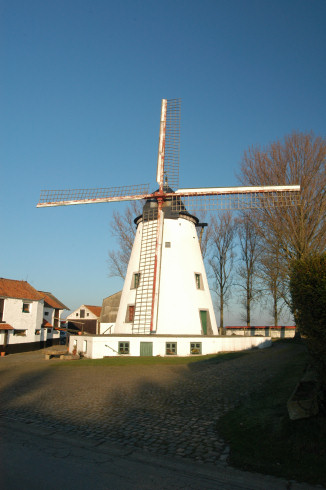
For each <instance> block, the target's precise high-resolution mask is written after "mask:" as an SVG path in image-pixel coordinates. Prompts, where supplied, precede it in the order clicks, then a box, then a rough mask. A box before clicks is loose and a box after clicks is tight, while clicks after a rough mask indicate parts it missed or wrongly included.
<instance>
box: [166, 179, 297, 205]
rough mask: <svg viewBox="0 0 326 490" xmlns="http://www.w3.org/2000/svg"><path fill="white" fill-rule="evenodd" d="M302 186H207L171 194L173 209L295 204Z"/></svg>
mask: <svg viewBox="0 0 326 490" xmlns="http://www.w3.org/2000/svg"><path fill="white" fill-rule="evenodd" d="M299 195H300V186H298V185H286V186H256V187H207V188H199V189H179V190H177V191H176V192H175V193H173V194H171V198H172V210H173V211H183V210H184V209H185V208H186V209H187V210H188V211H214V210H221V211H223V210H232V209H233V210H236V209H239V210H240V209H253V208H262V207H280V206H296V205H298V204H299Z"/></svg>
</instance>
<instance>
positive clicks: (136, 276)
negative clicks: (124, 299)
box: [130, 272, 140, 289]
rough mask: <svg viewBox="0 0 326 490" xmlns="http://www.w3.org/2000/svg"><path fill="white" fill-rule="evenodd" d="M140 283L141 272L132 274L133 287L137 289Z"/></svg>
mask: <svg viewBox="0 0 326 490" xmlns="http://www.w3.org/2000/svg"><path fill="white" fill-rule="evenodd" d="M139 284H140V272H134V273H133V275H132V281H131V288H130V289H137V288H138V286H139Z"/></svg>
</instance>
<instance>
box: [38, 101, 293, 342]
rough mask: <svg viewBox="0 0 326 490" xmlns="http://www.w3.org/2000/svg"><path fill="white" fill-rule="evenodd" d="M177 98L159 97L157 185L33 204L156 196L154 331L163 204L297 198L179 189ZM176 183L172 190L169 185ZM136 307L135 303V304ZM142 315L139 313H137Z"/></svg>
mask: <svg viewBox="0 0 326 490" xmlns="http://www.w3.org/2000/svg"><path fill="white" fill-rule="evenodd" d="M180 107H181V102H180V99H169V100H167V99H163V100H162V105H161V120H160V133H159V148H158V159H157V175H156V181H157V183H158V190H156V191H155V192H150V191H149V184H140V185H133V186H122V187H107V188H95V189H67V190H43V191H41V196H40V200H39V202H38V204H37V207H39V208H43V207H53V206H71V205H80V204H100V203H109V202H123V201H136V200H145V201H146V200H148V199H150V200H152V201H156V202H157V212H155V219H157V227H156V244H155V260H154V265H153V271H152V273H153V274H152V276H153V281H152V294H151V298H152V299H151V315H150V316H151V318H150V333H153V331H154V327H153V323H154V316H155V305H156V304H157V303H158V301H157V294H158V288H159V277H158V270H159V258H160V248H161V246H162V244H161V242H160V237H161V234H162V223H163V219H164V212H163V204H164V202H165V201H166V200H170V201H171V208H172V211H176V212H180V211H183V210H187V211H188V212H196V211H201V210H203V211H216V210H217V211H218V210H243V209H253V208H263V207H267V208H271V207H280V206H296V205H298V204H299V196H300V186H299V185H279V186H238V187H201V188H188V189H182V188H181V189H178V186H179V152H180ZM174 189H175V190H174ZM135 309H137V304H135ZM140 317H141V313H140Z"/></svg>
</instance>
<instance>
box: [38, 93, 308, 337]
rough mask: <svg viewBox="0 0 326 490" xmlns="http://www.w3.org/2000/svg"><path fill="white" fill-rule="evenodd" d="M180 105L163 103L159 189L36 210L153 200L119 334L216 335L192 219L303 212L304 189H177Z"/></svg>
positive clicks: (104, 192) (61, 198) (73, 193)
mask: <svg viewBox="0 0 326 490" xmlns="http://www.w3.org/2000/svg"><path fill="white" fill-rule="evenodd" d="M179 146H180V100H179V99H171V100H166V99H163V100H162V108H161V124H160V135H159V150H158V163H157V179H156V180H157V183H158V185H159V188H158V189H157V190H156V191H155V192H151V193H150V192H149V191H148V188H149V186H148V184H146V185H139V186H129V187H120V188H118V187H113V188H112V187H111V188H100V189H88V190H81V189H77V190H62V191H58V190H50V191H42V192H41V197H40V202H39V203H38V204H37V207H47V206H66V205H75V204H94V203H103V202H114V201H130V200H146V202H145V205H144V208H143V214H142V215H141V216H139V217H138V218H137V219H136V220H135V222H136V224H137V230H136V236H135V241H134V245H133V249H132V253H131V257H130V261H129V265H128V269H127V274H126V278H125V283H124V287H123V291H122V296H121V302H120V307H119V311H118V315H117V320H116V325H115V331H114V334H120V335H126V334H130V335H134V334H137V335H150V334H156V335H178V336H179V335H181V336H182V335H192V336H198V335H217V333H218V332H217V326H216V320H215V315H214V310H213V305H212V300H211V296H210V291H209V287H208V282H207V277H206V272H205V267H204V263H203V259H202V255H201V250H200V244H199V241H198V236H197V232H196V226H200V223H199V220H198V219H197V218H196V217H195V216H194V215H192V214H190V213H189V211H193V210H200V209H203V210H209V211H211V210H227V209H238V210H239V209H249V208H255V207H263V206H267V207H273V206H290V205H296V204H298V195H299V191H300V186H297V185H286V186H260V187H226V188H223V187H214V188H194V189H178V184H179V182H178V180H179Z"/></svg>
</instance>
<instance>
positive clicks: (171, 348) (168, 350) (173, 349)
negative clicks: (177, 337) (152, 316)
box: [165, 342, 177, 356]
mask: <svg viewBox="0 0 326 490" xmlns="http://www.w3.org/2000/svg"><path fill="white" fill-rule="evenodd" d="M165 354H166V355H167V356H175V355H176V354H177V343H176V342H166V344H165Z"/></svg>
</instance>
